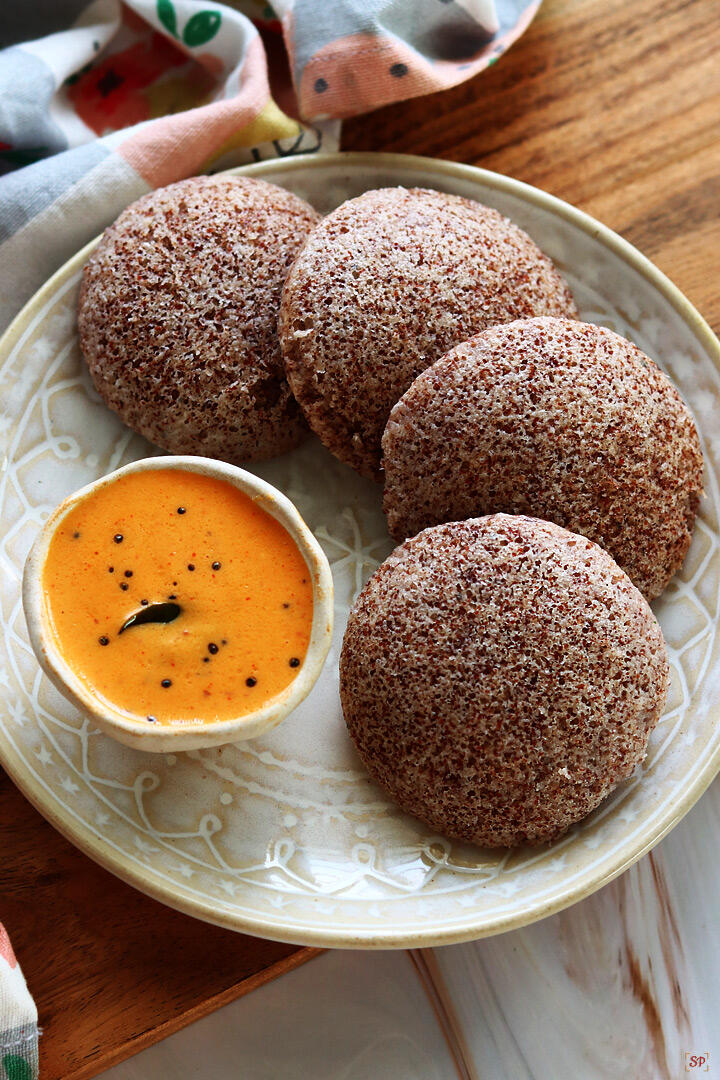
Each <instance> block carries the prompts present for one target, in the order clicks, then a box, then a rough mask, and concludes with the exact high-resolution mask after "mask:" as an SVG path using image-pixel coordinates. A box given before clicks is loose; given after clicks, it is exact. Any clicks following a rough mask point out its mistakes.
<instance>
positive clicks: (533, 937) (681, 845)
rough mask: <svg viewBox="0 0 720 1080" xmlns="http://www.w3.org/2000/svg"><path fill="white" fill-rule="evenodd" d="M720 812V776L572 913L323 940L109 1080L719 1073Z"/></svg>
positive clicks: (626, 1077) (562, 1078)
mask: <svg viewBox="0 0 720 1080" xmlns="http://www.w3.org/2000/svg"><path fill="white" fill-rule="evenodd" d="M719 821H720V779H719V780H717V781H715V783H714V784H713V785H712V786H711V788H710V789H709V790H708V791H707V793H706V794H705V796H704V797H703V798H702V799H701V800H700V802H699V803H698V804H697V805H696V806H695V807H694V809H693V810H692V811H691V812H690V814H689V815H688V816H687V817H686V818H685V819H684V820H683V821H682V822H681V823H680V824H679V825H678V826H677V828H676V829H675V830H674V831H673V832H672V833H670V835H669V836H668V837H667V838H666V839H665V840H664V841H663V842H662V843H661V844H660V845H659V846H658V847H657V848H656V849H655V851H654V852H653V853H651V854H650V855H649V856H646V857H645V858H644V859H642V860H641V861H640V862H639V863H637V864H636V865H635V866H633V867H631V868H630V870H628V871H627V872H626V873H625V874H624V875H623V876H622V877H620V878H619V879H618V880H616V881H615V882H613V883H612V884H610V885H608V886H606V887H605V888H604V889H602V890H600V891H599V892H598V893H596V894H595V895H594V896H592V897H590V898H589V899H587V900H584V901H583V902H582V903H580V904H577V905H575V907H573V908H570V909H568V910H567V911H564V912H562V913H561V914H559V915H556V916H553V917H552V918H549V919H546V920H544V921H542V922H539V923H536V924H535V925H533V926H529V927H526V928H524V929H522V930H517V931H514V932H512V933H509V934H504V935H500V936H498V937H494V938H488V939H485V940H483V941H478V942H473V943H470V944H465V945H454V946H449V947H447V948H441V949H424V950H419V949H418V950H410V951H402V952H382V953H369V952H367V953H362V952H327V953H325V954H323V955H322V956H320V957H319V958H318V959H316V960H313V961H311V962H310V963H308V964H306V965H305V966H304V967H301V968H299V969H298V970H297V971H294V972H292V973H291V974H289V975H286V976H285V977H283V978H281V979H279V980H276V981H275V982H273V983H270V984H269V985H267V986H265V987H263V988H261V989H260V990H257V991H256V992H255V993H253V994H251V995H249V996H248V997H245V998H241V999H240V1000H238V1001H236V1002H234V1003H233V1004H231V1005H228V1006H226V1007H225V1008H224V1009H221V1010H220V1011H218V1012H216V1013H214V1014H213V1015H211V1016H208V1017H206V1018H205V1019H203V1020H200V1021H198V1022H197V1023H195V1024H193V1025H191V1026H190V1027H189V1028H186V1029H185V1030H184V1031H181V1032H179V1033H178V1034H176V1035H173V1036H171V1037H170V1038H169V1039H166V1040H165V1041H164V1042H161V1043H158V1044H157V1045H155V1046H153V1047H151V1048H150V1049H148V1050H145V1051H144V1052H142V1053H141V1054H139V1055H137V1056H136V1057H134V1058H132V1059H130V1060H129V1061H126V1062H124V1063H123V1064H122V1065H119V1066H117V1067H116V1068H114V1069H111V1070H110V1071H108V1072H106V1073H104V1074H103V1077H104V1080H165V1078H167V1077H173V1080H190V1078H191V1077H192V1078H196V1077H202V1078H203V1080H236V1078H239V1077H242V1080H280V1078H282V1080H309V1078H312V1080H383V1078H386V1077H387V1078H392V1080H566V1078H567V1080H570V1078H572V1080H675V1078H680V1077H685V1076H692V1075H702V1076H705V1075H710V1076H712V1075H713V1073H717V1074H718V1075H720V1023H719V1022H718V1018H719V1017H720V919H719V917H718V914H719V912H718V896H719V895H720V870H719V865H720V829H718V822H719ZM708 1054H709V1061H707V1062H706V1064H702V1063H700V1062H699V1061H697V1059H699V1058H701V1057H706V1055H708ZM690 1055H694V1056H695V1060H696V1063H695V1064H693V1057H692V1056H690Z"/></svg>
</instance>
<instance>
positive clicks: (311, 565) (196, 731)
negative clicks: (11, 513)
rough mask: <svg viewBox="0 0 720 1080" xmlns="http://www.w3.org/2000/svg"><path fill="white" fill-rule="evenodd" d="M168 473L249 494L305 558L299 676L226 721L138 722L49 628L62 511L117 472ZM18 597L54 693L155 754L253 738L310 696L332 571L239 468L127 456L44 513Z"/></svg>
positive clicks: (275, 495) (271, 496)
mask: <svg viewBox="0 0 720 1080" xmlns="http://www.w3.org/2000/svg"><path fill="white" fill-rule="evenodd" d="M167 470H171V471H175V472H183V473H196V474H199V475H201V476H209V477H212V478H214V479H220V480H224V481H225V482H226V483H229V484H232V486H233V487H234V488H237V490H238V491H241V492H243V493H244V494H245V495H248V496H249V497H250V498H251V499H252V500H253V502H255V503H256V504H257V505H258V506H259V507H260V509H262V510H264V511H265V513H267V514H269V515H270V516H271V517H272V518H274V519H275V520H276V521H277V522H278V523H279V524H280V525H282V527H283V528H284V529H285V531H286V532H287V533H288V534H289V536H290V537H291V539H292V541H293V543H294V544H295V546H296V547H297V549H298V550H299V552H300V553H301V555H302V556H303V558H304V560H305V564H306V566H307V568H308V570H309V573H310V576H311V580H312V590H313V617H312V623H311V631H310V641H309V643H308V648H307V652H306V654H305V659H304V660H303V663H302V664H301V665H300V667H299V668H298V671H297V674H296V675H295V677H294V678H293V679H292V680H291V681H290V682H289V683H288V685H287V686H286V687H285V688H284V689H283V690H281V691H280V692H279V693H278V694H275V695H274V696H273V697H272V698H270V699H269V700H268V701H267V702H265V704H264V705H262V706H261V707H260V708H258V709H255V710H253V711H252V712H249V713H246V714H244V715H240V716H236V717H233V718H232V719H229V720H219V721H217V722H212V723H209V722H208V723H202V722H200V721H195V722H190V723H183V724H182V725H178V726H177V727H174V726H171V725H165V724H163V725H155V724H148V723H146V722H145V723H143V721H142V720H141V719H140V718H137V719H135V718H133V717H132V716H130V715H128V714H126V713H124V712H123V710H121V709H119V708H117V707H114V706H113V705H112V703H110V702H104V701H102V699H101V698H99V696H98V695H97V694H94V693H93V691H92V689H91V688H90V687H89V686H87V684H85V683H84V682H83V681H82V680H81V679H80V678H79V676H78V675H77V673H76V672H75V670H74V669H73V668H72V666H71V665H70V664H68V662H67V661H66V659H65V657H64V656H63V654H62V651H61V650H60V648H59V643H58V641H57V637H56V635H55V634H54V633H53V630H52V628H51V625H50V618H49V612H48V608H47V603H46V598H45V591H44V588H43V572H44V569H45V563H46V560H47V555H48V551H49V549H50V545H51V543H52V541H53V538H54V536H55V535H56V533H57V530H58V528H59V526H60V525H61V524H62V522H63V521H64V520H65V518H66V517H67V515H68V514H69V513H70V512H71V511H72V510H73V509H75V507H77V506H79V505H80V504H82V503H84V502H86V501H87V500H88V499H91V498H92V497H93V495H95V493H96V492H98V491H100V490H102V489H103V488H107V487H110V486H111V485H112V484H114V483H116V482H117V481H118V480H119V479H120V478H121V477H123V476H129V475H133V474H136V473H143V472H161V471H167ZM22 601H23V608H24V609H25V618H26V621H27V626H28V632H29V635H30V644H31V645H32V648H33V652H34V653H35V656H36V658H37V660H38V662H39V664H40V666H41V667H42V669H43V671H44V672H45V673H46V675H47V676H48V677H49V678H50V679H51V681H52V682H53V683H54V685H55V686H56V687H57V689H58V690H59V691H60V693H61V694H63V695H64V697H66V698H67V699H68V700H69V701H70V702H71V703H72V704H73V705H74V706H75V707H76V708H77V709H79V710H80V711H81V712H82V713H83V714H84V715H85V716H88V717H89V718H90V719H91V720H92V721H93V722H94V723H95V724H97V726H98V727H99V728H101V729H102V730H103V731H105V732H106V733H107V734H108V735H111V736H112V737H113V738H115V739H117V740H118V741H119V742H121V743H123V744H124V745H125V746H131V747H134V748H135V749H137V750H147V751H151V752H155V753H165V752H167V751H170V750H173V751H174V750H178V751H179V750H198V749H201V748H204V747H209V746H220V745H222V744H223V743H228V742H234V741H239V740H244V739H250V738H254V737H255V736H256V735H259V734H261V733H262V732H264V731H268V730H270V729H271V728H273V727H276V726H277V725H278V724H279V723H281V721H282V720H284V719H285V717H286V716H288V715H289V713H290V712H292V710H293V709H294V708H296V707H297V706H298V705H299V704H300V702H301V701H303V699H304V698H306V697H307V695H308V694H309V693H310V691H311V689H312V688H313V686H314V685H315V683H316V681H317V679H318V677H319V675H320V672H321V671H322V668H323V664H324V663H325V659H326V657H327V654H328V650H329V648H330V642H331V640H332V628H333V581H332V572H331V570H330V565H329V563H328V560H327V556H326V555H325V553H324V551H323V550H322V548H321V547H320V545H319V543H318V542H317V540H316V539H315V537H314V536H313V534H312V533H311V532H310V530H309V528H308V527H307V525H306V524H305V522H304V521H303V519H302V517H301V516H300V513H299V511H298V509H297V507H296V506H295V505H294V504H293V503H292V502H291V501H290V499H288V497H287V496H286V495H284V494H283V492H281V491H279V490H278V489H277V488H275V487H273V486H272V484H269V483H267V481H265V480H262V479H260V477H258V476H255V475H254V474H253V473H250V472H247V471H246V470H245V469H241V468H239V467H238V466H237V465H230V464H229V463H227V462H224V461H217V460H216V459H214V458H203V457H197V456H192V455H179V454H174V455H168V456H161V455H159V456H155V457H147V458H140V459H138V460H137V461H131V462H130V463H129V464H127V465H124V466H123V467H122V468H120V469H115V470H114V471H113V472H110V473H107V474H105V475H104V476H101V477H98V479H97V480H93V481H92V482H91V483H90V484H86V485H85V486H84V487H82V488H79V489H78V490H77V491H74V492H72V494H70V495H68V496H67V498H65V499H63V501H62V502H61V503H60V504H59V505H58V506H57V507H56V508H55V509H54V510H53V512H52V513H51V514H50V516H49V517H48V519H47V521H46V522H45V524H44V525H43V527H42V529H41V530H40V532H39V533H38V535H37V537H36V539H35V542H34V543H33V545H32V548H31V549H30V553H29V554H28V557H27V560H26V562H25V570H24V573H23V582H22Z"/></svg>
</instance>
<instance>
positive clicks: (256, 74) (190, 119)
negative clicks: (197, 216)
mask: <svg viewBox="0 0 720 1080" xmlns="http://www.w3.org/2000/svg"><path fill="white" fill-rule="evenodd" d="M269 100H270V87H269V85H268V78H267V66H266V60H265V51H264V49H263V45H262V41H261V39H260V38H259V37H256V38H254V39H253V40H252V41H251V42H250V43H249V45H248V48H247V52H246V54H245V57H244V61H243V67H242V82H241V85H240V88H239V91H238V93H237V94H236V95H235V96H234V97H230V98H225V99H223V100H222V101H215V102H212V103H211V104H210V105H203V106H201V107H200V108H197V109H190V110H188V111H187V112H183V113H178V114H176V115H174V116H164V117H161V118H159V119H157V120H152V121H150V122H149V123H147V124H144V125H143V126H142V127H140V129H139V130H138V129H135V130H134V131H133V132H132V133H131V134H130V135H129V137H128V138H127V139H126V140H125V141H124V142H121V143H120V144H119V145H117V146H116V147H115V152H116V153H117V154H119V156H120V157H122V158H123V159H124V160H125V161H126V162H127V163H128V165H130V166H132V168H133V169H134V170H135V171H136V172H137V173H138V174H139V175H140V176H141V177H142V178H143V180H146V181H147V183H148V184H150V186H151V187H163V186H164V185H165V184H171V183H172V182H173V181H174V180H178V179H181V178H182V177H184V176H191V175H192V174H193V173H197V172H200V171H201V170H202V169H203V167H204V166H205V165H206V163H207V161H208V159H210V158H211V157H212V156H213V154H214V152H215V151H216V150H217V149H218V147H220V146H222V145H223V144H224V143H225V142H226V140H227V139H229V138H230V136H231V135H233V134H234V133H235V132H237V131H239V130H240V129H241V128H244V127H247V125H248V124H250V123H251V122H252V121H253V120H255V119H256V118H257V117H258V116H259V115H260V113H261V112H262V110H263V109H264V108H265V106H266V105H267V104H268V102H269Z"/></svg>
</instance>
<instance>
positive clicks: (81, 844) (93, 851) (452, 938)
mask: <svg viewBox="0 0 720 1080" xmlns="http://www.w3.org/2000/svg"><path fill="white" fill-rule="evenodd" d="M332 164H335V165H347V166H349V167H353V168H355V167H363V166H368V167H370V166H372V167H375V166H381V167H385V168H387V169H388V170H392V169H394V168H395V169H397V168H412V167H415V168H417V169H419V170H421V169H422V170H426V171H429V172H433V173H435V175H437V176H438V178H439V179H441V178H442V176H443V175H445V176H452V177H456V178H458V179H462V180H465V181H467V182H468V183H475V184H482V185H483V186H484V187H486V188H489V189H494V190H496V191H498V192H501V193H504V194H508V195H513V196H518V197H520V198H521V199H522V200H523V201H524V202H526V203H529V204H531V205H532V206H535V207H538V208H540V209H541V210H544V211H546V212H548V213H550V214H552V215H554V216H556V217H559V218H561V219H563V220H564V221H566V222H567V223H569V224H570V225H572V226H574V227H575V228H576V229H578V230H579V231H581V232H583V233H585V234H586V235H588V236H590V237H591V238H592V239H593V240H595V241H596V242H598V243H600V244H602V245H603V246H604V247H605V248H607V249H608V250H610V251H612V252H613V253H614V254H616V255H617V256H618V257H619V258H620V259H622V261H623V262H625V263H626V264H627V265H629V266H631V267H632V268H633V269H634V270H635V271H636V272H637V273H638V274H639V276H641V277H642V278H644V279H645V280H646V281H647V282H649V283H650V284H651V285H652V286H653V287H654V288H656V289H657V290H658V291H659V292H660V293H661V294H662V296H663V297H664V299H665V300H666V301H667V302H668V303H669V304H670V306H671V307H672V308H673V309H674V310H675V311H676V313H677V314H678V315H679V317H680V318H681V319H682V320H683V322H684V323H685V324H686V325H687V326H688V327H689V329H690V330H691V332H692V333H693V334H694V335H695V337H696V338H697V339H698V341H699V342H700V344H701V345H702V347H703V348H704V349H705V350H707V352H708V354H709V355H710V356H711V357H712V359H713V362H714V364H715V366H716V368H717V369H718V371H720V342H719V341H718V339H717V337H716V336H715V334H714V333H713V331H712V330H711V328H710V326H709V325H708V323H707V322H706V321H705V319H703V317H702V316H701V315H700V313H699V312H698V311H697V310H696V308H695V307H694V306H693V305H692V304H691V303H690V301H689V300H688V299H687V298H686V297H685V296H684V295H683V293H682V292H680V290H679V289H678V288H677V286H676V285H674V284H673V283H672V281H670V279H669V278H668V277H667V276H666V275H665V274H664V273H663V272H662V271H661V270H659V269H658V268H657V267H656V266H655V265H654V264H653V263H652V262H651V261H650V259H648V258H647V256H645V255H643V254H642V253H641V252H640V251H638V249H637V248H635V247H634V246H633V245H632V244H631V243H630V242H629V241H627V240H624V239H623V238H622V237H621V236H619V235H618V234H617V233H616V232H614V231H613V230H612V229H610V228H609V227H608V226H606V225H603V224H602V223H601V222H599V221H598V220H597V219H596V218H593V217H592V216H591V215H589V214H587V213H585V211H583V210H579V209H578V208H576V207H574V206H572V205H571V204H570V203H567V202H565V201H564V200H562V199H560V198H558V197H557V196H554V195H551V194H549V193H547V192H545V191H542V190H541V189H540V188H536V187H534V186H533V185H530V184H527V183H525V182H524V181H521V180H516V179H514V178H512V177H508V176H504V175H502V174H500V173H496V172H491V171H489V170H487V169H483V168H480V167H478V166H474V165H465V164H462V163H460V162H454V161H446V160H442V159H437V158H431V157H426V156H419V155H411V154H395V153H381V152H372V151H354V152H338V153H328V154H304V155H298V156H293V157H291V158H290V159H288V158H273V159H270V160H267V161H261V162H255V163H253V164H250V165H242V166H239V167H237V168H233V169H228V170H223V171H225V172H228V173H231V174H234V175H240V176H254V177H261V178H263V179H267V180H269V181H270V182H277V183H279V184H281V185H282V183H283V181H282V179H276V178H277V176H278V174H282V173H283V172H285V171H286V170H287V169H288V168H292V170H293V171H296V172H303V173H305V172H310V171H313V170H314V169H317V168H322V167H324V166H327V165H332ZM98 239H99V238H95V239H94V240H91V241H90V242H89V243H88V244H86V245H84V247H82V248H81V249H80V250H79V251H78V252H76V254H75V255H74V256H72V258H70V259H69V260H68V261H67V262H66V263H65V264H64V265H63V266H61V267H60V268H59V269H58V270H57V271H56V272H55V273H54V274H53V275H52V276H51V277H50V278H49V279H48V281H47V282H46V283H45V284H44V285H43V286H41V288H40V289H39V290H38V292H36V293H35V294H34V296H33V297H31V298H30V300H29V301H28V302H27V304H26V305H25V306H24V307H23V309H22V310H21V311H20V313H19V314H18V315H17V316H16V317H15V319H14V320H13V322H12V323H11V324H10V326H9V328H8V329H7V330H6V331H5V333H4V335H3V336H2V338H0V355H2V354H6V353H7V352H9V350H10V349H11V348H12V347H13V346H14V345H15V343H16V341H17V340H19V338H20V337H21V335H22V334H23V332H24V330H25V328H26V325H27V323H28V322H29V321H30V319H31V318H32V315H33V313H34V312H35V311H36V310H37V308H38V307H40V306H42V304H43V303H44V302H46V301H48V300H50V299H51V298H52V297H54V295H55V292H56V290H57V288H58V286H59V285H60V284H61V283H62V282H63V280H64V279H65V278H67V277H68V276H70V275H72V274H74V273H75V272H76V271H77V270H78V269H79V268H80V267H81V265H82V264H83V262H84V261H85V260H86V259H87V257H88V255H89V254H90V252H91V251H92V249H93V248H94V247H95V245H96V244H97V242H98ZM716 711H717V710H716ZM5 747H6V744H5V743H3V740H2V732H1V730H0V762H1V763H2V765H3V767H4V768H5V769H6V770H7V772H8V773H9V775H10V776H11V777H12V779H13V781H14V782H15V783H16V784H17V785H18V787H19V788H20V789H21V791H22V792H23V793H24V794H25V796H26V797H27V798H28V799H29V801H30V802H31V803H32V804H33V805H34V806H35V807H36V809H37V810H38V811H39V812H40V813H41V814H42V815H43V816H44V817H45V818H46V819H47V820H48V821H50V823H51V824H52V825H53V826H54V827H55V828H56V829H58V831H59V832H60V833H62V835H64V836H65V837H66V838H67V839H68V840H70V841H71V842H72V843H74V844H75V846H76V847H78V848H80V850H82V851H84V852H85V853H86V854H87V855H89V856H90V857H91V858H92V859H94V860H95V861H96V862H97V863H98V864H99V865H101V866H103V867H104V868H105V869H106V870H109V871H110V872H111V873H113V874H115V875H116V876H117V877H119V878H120V879H121V880H123V881H125V882H127V883H128V884H130V885H133V886H134V887H135V888H138V889H140V891H141V892H144V893H145V894H146V895H148V896H152V897H153V898H154V899H156V900H159V901H160V902H161V903H165V904H167V905H168V906H169V907H172V908H175V909H176V910H178V911H182V912H184V913H185V914H188V915H192V916H194V917H196V918H200V919H203V920H205V921H206V922H210V923H213V924H215V925H218V926H223V927H225V928H227V929H230V930H236V931H239V932H244V933H251V934H256V935H258V936H260V937H266V938H270V939H272V940H275V941H285V942H290V943H292V944H298V945H307V946H314V947H328V948H365V949H391V948H411V947H434V946H440V945H449V944H456V943H460V942H464V941H473V940H478V939H480V938H483V937H489V936H491V935H494V934H499V933H505V932H507V931H509V930H515V929H518V928H520V927H522V926H527V925H529V924H531V923H533V922H536V921H538V920H539V919H543V918H546V917H547V916H549V915H553V914H556V913H557V912H559V911H562V910H564V909H565V908H567V907H569V906H570V905H572V904H574V903H577V902H578V901H580V900H582V899H584V898H586V897H587V896H590V895H591V894H592V893H594V892H596V891H597V890H598V889H600V888H602V886H604V885H607V884H608V883H609V882H611V881H612V880H614V879H615V878H616V877H618V876H619V875H620V874H622V873H624V872H625V871H626V870H627V869H628V868H629V867H630V866H632V865H633V863H635V862H637V860H638V859H640V858H641V857H642V856H643V855H645V854H647V852H648V851H650V850H651V849H652V848H653V847H654V846H655V845H656V844H657V843H659V841H660V840H662V838H663V837H664V836H665V835H666V834H667V833H668V832H670V830H671V829H672V828H674V826H675V825H676V824H677V823H678V822H679V821H680V820H681V818H682V817H684V815H685V814H686V813H687V812H688V811H689V810H690V808H691V807H692V806H693V805H694V804H695V803H696V802H697V800H698V799H699V798H700V796H701V795H702V794H703V792H704V791H705V790H706V788H707V787H708V786H709V784H710V783H711V781H712V780H713V779H714V777H715V775H716V774H717V773H718V771H720V745H719V746H718V747H717V748H716V749H715V751H714V752H713V753H712V755H710V756H709V757H708V759H707V760H706V761H705V762H703V764H702V766H701V767H700V768H699V769H698V770H697V771H696V773H695V775H694V776H693V778H692V780H691V782H690V784H689V785H688V787H687V788H686V790H685V791H684V793H683V797H682V798H681V799H679V800H678V801H677V802H675V803H674V804H673V805H672V807H671V808H670V809H669V810H668V811H666V812H665V814H664V815H661V816H660V817H659V818H658V819H657V820H656V821H655V822H654V823H653V825H652V827H651V828H649V829H648V830H646V832H645V833H643V834H642V835H641V836H639V837H638V838H637V839H635V840H634V841H633V842H632V843H628V844H627V845H626V847H624V848H623V849H622V853H621V855H619V856H618V857H617V858H616V860H615V861H614V862H613V863H612V864H611V865H609V866H606V867H605V868H604V869H601V871H600V872H597V871H583V872H582V873H581V874H580V878H579V880H576V881H575V882H573V883H570V884H566V885H565V886H564V887H560V886H559V887H558V888H557V889H556V890H555V891H554V892H553V893H552V895H550V896H549V897H548V898H547V899H546V900H544V901H543V902H540V903H538V902H532V903H528V904H525V905H522V906H517V907H516V908H515V909H514V910H513V911H512V913H511V914H507V915H506V914H498V915H495V916H493V917H491V918H489V919H488V918H485V919H484V920H482V921H481V922H479V921H478V919H477V917H475V918H473V915H472V914H470V915H469V916H468V917H467V918H466V919H464V920H463V921H457V922H455V923H453V924H452V925H447V926H445V927H441V928H439V929H438V928H437V927H434V926H433V924H432V923H430V924H429V925H428V926H427V928H423V929H422V930H417V929H416V930H413V931H412V932H410V933H408V932H407V931H397V930H383V929H382V928H373V929H368V930H358V931H356V932H354V933H353V932H351V931H348V930H346V929H339V930H336V929H334V928H333V927H332V926H330V925H325V926H324V927H319V925H318V923H315V924H313V925H307V924H305V925H300V924H296V923H293V922H290V921H287V922H284V921H283V918H282V915H281V914H280V912H278V914H277V917H272V918H271V917H262V916H260V915H257V914H255V915H253V916H248V915H245V914H239V913H238V912H237V910H236V909H228V907H226V906H225V905H224V904H223V901H222V900H220V899H219V900H218V902H217V903H214V904H213V903H210V902H206V901H204V900H202V899H198V898H191V897H189V896H187V895H185V894H184V893H178V892H177V890H176V888H175V887H174V886H168V885H167V884H165V883H164V882H163V880H162V878H161V877H160V875H158V874H155V873H153V872H150V873H148V872H147V868H144V867H141V866H140V865H135V864H132V863H130V862H128V861H127V860H125V859H124V858H123V856H122V853H120V854H116V853H115V850H114V848H113V845H112V844H111V843H110V842H109V841H108V840H106V839H105V837H97V836H94V835H93V834H92V833H91V832H89V831H88V830H87V829H86V828H85V827H84V823H82V822H80V827H79V828H78V827H77V826H76V825H75V815H74V813H73V812H72V811H71V810H70V809H69V808H68V807H66V806H65V805H64V804H61V803H59V802H58V801H57V799H56V797H55V796H54V795H53V793H52V792H51V791H50V792H49V796H50V797H47V796H45V797H43V794H42V789H43V783H42V781H40V782H38V780H37V779H36V778H35V777H34V776H33V774H32V772H31V770H30V768H29V766H28V765H27V764H26V763H25V761H24V760H23V758H22V757H21V755H19V754H18V755H12V754H9V753H7V751H6V749H5Z"/></svg>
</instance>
